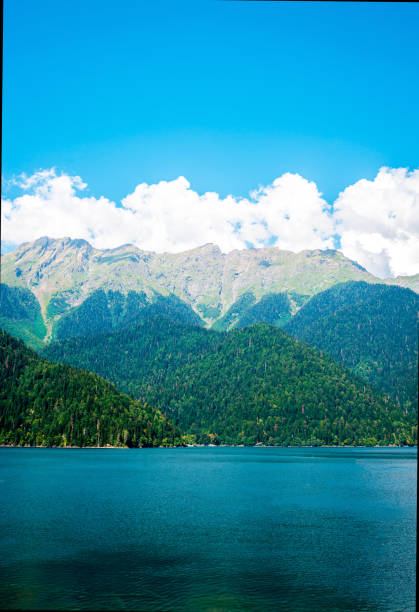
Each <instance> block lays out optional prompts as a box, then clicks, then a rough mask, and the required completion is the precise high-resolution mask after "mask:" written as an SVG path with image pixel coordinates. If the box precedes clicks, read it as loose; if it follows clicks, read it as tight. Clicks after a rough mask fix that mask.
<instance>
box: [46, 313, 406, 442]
mask: <svg viewBox="0 0 419 612" xmlns="http://www.w3.org/2000/svg"><path fill="white" fill-rule="evenodd" d="M43 355H44V356H45V357H47V358H48V359H50V360H52V361H56V362H66V363H70V364H77V365H78V366H80V367H83V368H86V369H89V370H91V371H94V372H96V373H97V374H99V375H101V376H104V377H106V378H108V379H109V380H111V381H112V382H113V383H115V384H116V385H117V386H118V387H119V388H120V389H121V390H122V391H124V392H126V393H128V394H130V396H132V397H134V398H137V399H139V400H140V401H142V402H147V403H148V404H149V405H152V406H155V407H156V408H158V409H160V410H161V411H162V412H164V413H165V414H166V415H167V417H168V418H169V419H170V420H172V421H173V422H174V423H175V424H176V425H177V426H178V427H179V429H180V430H181V431H182V433H184V434H187V436H188V437H187V440H188V441H190V442H197V443H203V444H208V443H212V444H244V445H255V444H269V445H322V444H323V445H340V444H345V445H376V444H379V445H388V444H397V445H404V444H415V443H416V441H417V424H416V416H415V414H414V413H413V412H412V411H410V412H409V411H407V410H405V409H402V408H401V407H400V405H397V404H396V403H395V402H394V401H392V400H391V399H390V398H389V396H388V395H382V394H380V393H379V392H378V391H377V390H375V389H373V388H372V387H371V386H370V385H369V384H368V383H366V382H365V381H363V380H362V379H361V378H359V377H358V376H356V375H354V374H353V373H351V372H350V371H349V370H348V369H346V368H345V367H344V366H342V365H339V364H338V363H337V362H336V361H334V360H333V359H332V358H331V357H329V356H328V355H325V354H322V353H321V352H320V351H318V350H317V349H315V348H313V347H311V346H308V345H307V344H305V343H304V342H300V341H298V340H295V339H293V338H291V337H290V336H289V335H288V334H286V333H284V332H283V331H282V330H281V329H278V328H276V327H273V326H271V325H268V324H256V325H254V326H251V327H246V328H243V329H238V330H233V331H231V332H229V333H225V332H224V333H219V332H215V331H208V330H205V329H202V328H199V327H191V326H186V325H182V324H178V323H175V322H174V321H172V320H171V319H169V318H167V317H162V316H155V317H151V318H149V319H146V320H144V321H142V322H140V323H138V324H137V325H135V326H132V327H129V328H125V329H121V330H114V331H111V332H106V333H103V334H98V335H94V336H93V335H92V336H86V337H79V338H72V339H69V340H66V341H63V342H59V343H55V344H52V345H50V346H48V347H47V348H46V349H45V350H44V352H43Z"/></svg>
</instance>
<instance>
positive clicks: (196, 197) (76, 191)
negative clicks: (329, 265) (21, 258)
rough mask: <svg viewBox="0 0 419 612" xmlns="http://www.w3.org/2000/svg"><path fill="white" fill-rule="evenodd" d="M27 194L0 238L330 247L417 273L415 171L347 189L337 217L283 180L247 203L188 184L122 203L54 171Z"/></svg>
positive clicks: (167, 247) (175, 246)
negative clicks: (89, 193) (87, 191)
mask: <svg viewBox="0 0 419 612" xmlns="http://www.w3.org/2000/svg"><path fill="white" fill-rule="evenodd" d="M14 183H15V185H17V186H18V187H20V189H21V191H22V193H21V195H19V196H18V197H16V198H14V199H8V200H4V201H3V202H2V228H3V232H2V239H3V241H4V243H6V244H7V245H10V244H14V245H18V244H20V243H21V242H26V241H31V240H34V239H36V238H39V237H40V236H50V237H55V238H58V237H63V236H70V237H71V238H84V239H86V240H88V241H89V242H90V243H91V244H92V245H93V246H95V247H97V248H113V247H116V246H119V245H121V244H124V243H133V244H136V245H137V246H138V247H139V248H141V249H144V250H150V251H158V252H162V251H169V252H179V251H183V250H187V249H191V248H194V247H196V246H199V245H202V244H205V243H207V242H213V243H216V244H218V245H219V246H220V248H221V249H222V250H223V251H224V252H228V251H231V250H232V249H241V248H246V246H248V245H249V244H251V245H253V246H255V247H261V246H265V245H268V244H269V245H275V246H277V247H279V248H280V249H288V250H291V251H294V252H297V251H301V250H304V249H324V248H333V247H334V238H333V236H334V234H335V233H336V232H337V233H338V234H339V235H340V236H341V245H342V247H341V250H342V251H343V252H344V254H345V255H347V256H348V257H350V258H351V259H354V260H356V261H358V262H359V263H361V264H362V265H363V266H365V267H366V268H367V269H368V270H370V271H371V272H373V273H374V274H377V275H380V276H386V275H390V274H413V273H416V272H418V271H419V218H418V217H419V215H418V208H419V203H418V202H419V170H418V171H415V172H411V173H409V172H407V171H406V170H404V169H398V170H390V169H386V168H383V169H381V170H380V172H379V173H378V175H377V177H376V178H375V180H374V181H366V180H361V181H358V182H357V183H355V184H354V185H352V186H350V187H347V188H346V189H345V190H344V191H343V193H341V194H340V196H339V198H338V199H337V201H336V202H335V207H334V208H335V211H334V213H333V212H332V210H331V207H330V206H329V204H328V203H327V202H326V201H325V200H324V199H323V198H322V197H321V193H320V192H319V191H318V189H317V186H316V184H315V183H313V182H310V181H307V180H306V179H305V178H303V177H301V176H299V175H298V174H290V173H286V174H284V175H282V176H281V177H279V178H277V179H275V180H274V181H273V183H272V184H271V185H267V186H263V187H260V188H259V189H257V190H256V191H254V192H253V193H252V194H251V195H250V197H249V198H244V199H242V198H236V197H233V196H227V197H226V198H221V197H220V196H219V195H218V194H217V193H215V192H208V193H204V194H202V195H200V194H198V193H197V192H196V191H194V190H193V189H191V187H190V184H189V183H188V181H187V180H186V179H185V178H184V177H179V178H178V179H176V180H173V181H161V182H159V183H157V184H153V185H148V184H147V183H141V184H139V185H138V186H137V187H136V189H135V190H134V191H133V193H131V194H129V195H127V196H126V197H125V198H124V199H123V200H122V205H119V206H118V205H116V203H115V202H112V201H110V200H108V199H107V198H105V197H100V198H94V197H87V196H86V195H84V193H83V192H84V190H85V188H86V184H85V183H83V181H82V179H81V178H80V177H77V176H76V177H71V176H68V175H66V174H61V175H58V174H57V173H56V171H55V170H54V169H51V170H43V171H40V172H37V173H35V174H34V175H32V176H30V177H27V176H23V175H22V176H21V177H20V178H19V180H18V181H16V180H15V181H14Z"/></svg>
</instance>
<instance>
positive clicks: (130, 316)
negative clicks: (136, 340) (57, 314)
mask: <svg viewBox="0 0 419 612" xmlns="http://www.w3.org/2000/svg"><path fill="white" fill-rule="evenodd" d="M49 308H50V309H51V308H52V309H56V308H57V304H56V300H55V301H52V304H51V306H50V307H49ZM156 314H164V315H167V316H169V317H170V318H172V319H173V320H175V321H180V322H182V323H188V324H190V325H202V320H201V319H200V317H199V316H198V315H197V314H196V313H195V312H194V311H193V310H192V308H191V307H190V306H189V305H187V304H185V303H184V302H182V300H180V299H179V298H178V297H176V296H175V295H170V296H163V295H159V294H156V295H155V296H154V298H153V301H152V302H150V301H149V300H148V298H147V296H146V294H145V293H136V292H135V291H129V292H128V294H127V295H123V294H122V293H120V292H119V291H106V292H105V291H103V290H102V289H99V290H97V291H95V292H93V293H92V294H91V295H90V296H89V297H88V298H86V300H85V301H84V302H82V303H81V304H80V305H79V306H76V307H75V308H72V309H71V310H70V311H68V312H67V313H65V314H64V315H63V316H62V317H61V318H60V319H59V320H58V321H57V322H56V323H55V325H54V327H53V337H54V339H57V340H61V339H63V338H71V337H73V336H84V335H87V334H96V333H99V332H102V331H105V330H110V329H115V328H121V327H125V326H127V325H131V324H133V323H135V322H138V321H141V320H143V319H144V318H146V317H148V316H151V315H156Z"/></svg>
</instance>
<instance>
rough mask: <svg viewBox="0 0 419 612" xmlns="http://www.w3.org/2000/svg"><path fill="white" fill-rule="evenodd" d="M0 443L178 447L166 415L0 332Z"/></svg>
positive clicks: (175, 432)
mask: <svg viewBox="0 0 419 612" xmlns="http://www.w3.org/2000/svg"><path fill="white" fill-rule="evenodd" d="M0 444H3V445H17V446H62V447H65V446H106V445H111V446H129V447H144V446H146V447H151V446H178V445H181V444H183V442H182V440H181V436H180V432H179V430H178V428H177V427H175V426H174V425H173V424H172V423H171V422H170V421H168V419H167V417H166V416H165V415H163V414H162V413H161V412H159V411H158V410H156V409H154V408H151V407H150V406H148V405H147V404H146V403H144V402H141V401H134V400H133V399H132V398H130V397H128V396H127V395H124V394H123V393H121V392H120V391H118V389H117V388H116V387H115V386H114V385H113V384H112V383H110V382H108V381H107V380H104V379H103V378H101V377H100V376H98V375H96V374H92V373H90V372H87V371H85V370H80V369H76V368H73V367H70V366H68V365H61V364H52V363H49V362H48V361H46V360H45V359H41V358H40V357H39V356H38V355H37V354H36V353H35V352H34V351H32V350H31V349H29V348H27V347H26V346H25V345H24V344H23V342H22V341H20V340H17V339H16V338H13V337H12V336H10V335H9V334H8V333H7V332H5V331H3V330H0Z"/></svg>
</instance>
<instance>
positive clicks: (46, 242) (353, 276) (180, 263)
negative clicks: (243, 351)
mask: <svg viewBox="0 0 419 612" xmlns="http://www.w3.org/2000/svg"><path fill="white" fill-rule="evenodd" d="M2 280H3V282H4V283H6V284H7V285H8V286H10V287H20V288H23V289H26V290H30V291H31V292H32V293H33V294H34V295H35V297H36V299H37V300H38V301H39V303H40V307H41V313H42V316H43V319H44V323H45V325H46V326H47V329H48V334H47V336H46V339H47V340H49V339H50V338H51V335H52V333H53V327H55V325H56V324H57V322H58V321H59V319H60V318H61V317H63V316H64V315H65V313H67V312H69V311H70V310H71V309H72V308H74V307H77V306H80V304H82V302H84V301H85V300H86V299H87V298H88V297H89V296H91V295H92V294H93V293H94V292H95V291H97V290H104V291H106V292H109V291H112V292H119V293H121V294H123V295H124V296H127V295H128V294H129V293H130V292H134V293H136V294H138V295H140V296H144V295H145V296H146V298H147V301H148V302H153V300H154V299H155V297H156V296H164V297H169V296H172V297H176V298H177V299H178V300H180V301H181V302H182V303H184V304H185V305H187V306H189V307H190V308H191V309H192V310H193V311H194V312H195V313H196V315H197V316H199V317H200V318H201V319H202V320H204V322H205V324H206V326H207V327H210V326H211V325H213V324H214V323H215V322H216V321H218V320H220V319H221V318H222V317H224V316H225V315H226V313H227V311H228V310H229V308H230V307H231V306H232V305H233V304H235V303H237V301H238V300H240V298H241V297H242V296H244V295H245V294H249V295H252V296H253V298H254V300H255V302H254V305H255V306H256V304H257V303H258V302H259V301H260V300H261V299H262V298H264V296H266V295H278V294H287V295H288V298H289V300H290V304H291V313H293V312H295V310H296V309H298V308H299V307H300V305H301V303H303V302H304V301H305V300H307V299H308V298H309V297H311V296H312V295H315V294H316V293H318V292H320V291H323V290H325V289H327V288H329V287H331V286H333V285H334V284H336V283H339V282H345V281H348V280H364V281H367V282H379V281H378V279H376V278H375V277H374V276H372V275H371V274H369V273H368V272H367V271H366V270H364V269H363V268H362V267H361V266H359V265H358V264H356V263H355V262H353V261H351V260H349V259H347V258H346V257H344V256H343V255H342V254H341V253H340V252H338V251H320V250H316V251H302V252H300V253H292V252H290V251H280V250H279V249H277V248H264V249H245V250H240V251H232V252H230V253H227V254H223V253H222V252H221V251H220V249H219V248H218V247H217V246H215V245H211V244H208V245H204V246H202V247H199V248H196V249H193V250H191V251H186V252H184V253H174V254H170V253H152V252H146V251H141V250H140V249H138V248H137V247H135V246H133V245H123V246H121V247H118V248H116V249H107V250H99V249H94V248H93V247H92V246H91V245H90V244H89V243H88V242H86V241H85V240H71V239H70V238H63V239H58V240H53V239H50V238H40V239H38V240H36V241H34V242H32V243H25V244H22V245H21V246H20V247H19V248H17V249H16V250H15V251H12V252H11V253H7V254H6V255H4V256H3V257H2ZM392 282H395V281H394V279H393V280H392ZM401 282H403V283H408V282H409V279H408V278H406V277H405V278H404V279H402V280H401ZM262 310H264V305H262ZM265 310H266V309H265ZM281 316H282V315H281ZM280 318H281V317H280ZM282 320H283V319H282ZM221 327H223V325H221Z"/></svg>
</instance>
